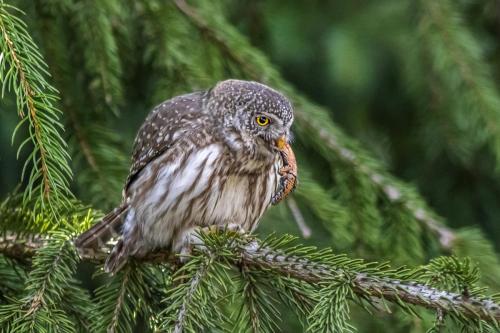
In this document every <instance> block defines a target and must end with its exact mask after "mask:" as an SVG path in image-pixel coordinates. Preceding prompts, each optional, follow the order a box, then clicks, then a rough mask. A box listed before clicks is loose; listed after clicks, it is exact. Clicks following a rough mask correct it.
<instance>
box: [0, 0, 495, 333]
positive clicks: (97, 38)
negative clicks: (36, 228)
mask: <svg viewBox="0 0 500 333" xmlns="http://www.w3.org/2000/svg"><path fill="white" fill-rule="evenodd" d="M12 3H14V4H16V5H18V6H19V7H20V8H21V9H23V10H24V11H25V12H26V16H24V17H23V19H25V20H26V21H27V23H28V31H29V33H30V34H31V35H32V36H33V38H34V39H35V42H36V43H37V45H39V46H40V48H41V52H42V54H43V56H44V58H45V61H46V62H47V63H48V65H49V72H50V73H51V75H52V77H51V78H50V79H49V81H50V83H51V84H52V85H54V86H55V87H56V88H57V89H58V90H59V93H60V97H61V99H60V101H59V103H58V104H59V108H60V110H61V111H62V121H63V123H64V132H63V136H64V137H65V139H66V140H67V141H68V143H69V147H70V148H69V152H70V154H71V157H72V161H71V163H72V168H73V173H74V180H73V182H72V183H71V189H72V191H73V193H74V194H75V196H76V197H77V198H78V199H80V200H82V201H83V202H84V203H88V204H92V205H93V207H95V208H97V209H102V210H107V209H110V208H112V207H113V206H114V205H116V204H117V203H118V202H119V200H120V195H121V186H122V183H123V181H124V180H125V177H126V174H127V170H128V167H129V165H128V164H129V157H128V156H129V155H130V151H131V146H132V142H133V139H134V136H135V133H136V131H137V129H138V128H139V126H140V124H141V122H142V121H143V119H144V118H145V116H146V115H147V113H148V112H149V110H150V109H151V108H152V107H153V106H154V105H156V104H158V103H159V102H161V101H163V100H165V99H168V98H170V97H172V96H175V95H178V94H181V93H185V92H190V91H193V90H197V89H206V88H208V87H210V86H211V85H213V84H214V83H215V82H216V81H218V80H221V79H226V78H230V77H238V78H246V79H254V80H259V81H263V82H265V83H267V84H269V85H271V86H273V87H275V88H277V89H279V90H282V91H283V92H284V93H285V94H287V95H289V97H290V98H291V99H292V100H294V102H295V105H296V108H297V113H298V117H297V121H296V123H297V124H296V126H295V130H296V133H297V137H296V142H295V143H294V150H295V151H296V153H297V156H298V157H299V167H300V170H299V175H300V182H299V187H298V189H297V192H296V194H295V195H294V199H295V200H296V202H297V204H298V207H299V213H300V216H302V218H303V219H304V221H305V222H306V224H307V226H308V227H309V228H311V230H312V234H311V237H310V238H309V239H304V243H306V244H312V245H316V246H319V247H329V246H331V247H333V249H334V250H335V251H337V252H345V253H348V254H349V255H351V256H356V257H363V258H366V259H370V260H385V259H388V260H392V261H393V262H395V263H397V264H402V265H417V264H423V263H427V262H429V260H430V259H432V258H434V257H435V256H437V255H439V254H443V253H445V254H447V253H449V252H452V253H454V254H457V255H460V256H470V257H471V258H472V261H473V262H478V265H479V266H480V268H481V271H482V274H483V275H482V279H481V283H483V284H484V285H488V286H490V287H492V288H494V289H497V290H498V289H499V288H500V282H499V281H500V276H499V275H498V274H499V272H500V267H498V257H497V256H496V254H495V250H497V251H498V250H499V249H500V223H498V222H499V219H500V177H499V170H500V167H499V166H500V94H499V86H498V82H499V80H498V79H499V76H500V5H499V4H498V2H497V1H493V0H484V1H481V0H460V1H433V0H419V1H409V0H403V1H401V0H378V1H375V0H365V1H318V0H312V1H298V0H296V1H288V2H284V1H277V0H270V1H263V0H259V1H256V0H240V1H229V0H224V1H213V2H212V1H210V2H209V1H202V0H200V1H193V2H190V3H192V5H193V7H194V8H196V10H197V13H198V14H200V17H201V19H202V21H203V22H202V23H206V24H207V26H208V27H204V26H199V25H198V26H196V22H193V19H192V18H191V19H190V18H187V17H186V15H185V14H183V13H181V12H180V11H179V10H178V8H176V6H175V5H174V3H173V2H165V3H164V2H163V1H159V0H148V1H132V0H130V1H118V0H110V1H98V0H93V1H83V0H50V1H49V0H46V1H43V0H35V1H31V0H18V1H12ZM196 18H198V16H196ZM195 21H196V20H195ZM198 23H199V22H198ZM234 28H236V29H234ZM211 29H212V30H211ZM214 31H215V32H214ZM245 36H246V38H248V40H249V42H250V44H248V43H247V41H246V40H245ZM258 50H261V51H262V53H260V52H259V51H258ZM265 56H267V57H268V58H269V59H270V61H271V63H272V66H271V65H270V64H269V63H268V62H267V59H266V57H265ZM275 69H276V70H278V72H279V73H280V74H281V76H282V77H281V76H280V74H278V73H277V72H276V71H275ZM288 83H290V85H289V84H288ZM292 87H293V88H292ZM299 92H300V93H299ZM304 96H307V97H304ZM317 105H321V106H323V108H322V107H318V106H317ZM332 121H333V122H332ZM18 122H19V118H18V115H17V112H16V105H15V96H14V95H13V94H12V93H8V92H7V93H6V95H5V97H4V99H3V100H2V103H1V105H0V197H2V198H3V197H5V196H7V195H8V193H11V192H12V191H13V189H14V188H15V187H16V185H17V184H18V183H19V180H20V179H21V169H22V166H23V163H24V161H25V160H26V158H27V157H28V154H29V153H30V152H29V149H24V150H22V151H21V153H20V155H19V156H16V149H17V147H18V146H19V144H20V143H21V142H22V141H23V140H24V139H25V137H27V136H29V135H30V133H29V132H28V131H27V129H26V128H22V129H21V131H20V132H19V133H18V134H17V136H16V137H15V138H14V140H13V142H12V140H11V136H12V133H13V130H14V128H15V127H16V125H17V124H18ZM317 124H320V125H322V126H324V130H325V132H326V133H327V134H328V135H330V136H328V135H327V136H320V135H319V134H320V133H319V130H320V129H321V128H318V126H317ZM336 125H337V126H336ZM315 126H316V127H315ZM320 127H321V126H320ZM340 129H341V130H340ZM342 131H343V132H342ZM345 134H347V135H345ZM326 138H333V139H335V140H333V139H332V142H333V143H331V142H327V141H328V140H326ZM335 144H336V145H337V146H335ZM337 148H338V149H337ZM351 155H354V156H355V158H350V156H351ZM377 176H379V177H381V179H383V181H379V180H377V179H376V177H377ZM393 176H395V177H393ZM400 180H402V181H404V182H400ZM24 183H25V184H24V185H26V180H24ZM414 188H416V189H417V191H414ZM419 194H420V196H419ZM391 196H394V197H391ZM421 197H423V198H424V199H425V201H426V202H427V203H428V205H429V207H427V206H425V204H420V203H421ZM419 212H425V214H426V216H427V217H429V216H430V218H428V219H427V220H429V219H434V220H436V221H437V222H438V225H440V223H441V222H442V221H446V224H447V225H448V226H450V227H452V229H453V230H454V229H459V228H460V230H458V231H457V232H456V234H454V235H455V236H456V242H455V243H454V244H453V246H451V247H449V248H446V247H443V246H442V244H440V242H439V239H437V237H436V235H435V234H434V233H433V231H432V230H429V227H428V225H426V224H425V223H421V222H419V221H420V219H419V218H418V216H417V215H418V213H419ZM437 216H441V217H443V219H441V218H439V217H437ZM297 219H299V220H300V217H297V215H296V212H295V215H294V213H293V212H292V210H291V209H290V207H289V206H287V205H286V204H281V205H279V206H278V207H275V208H273V209H271V210H270V212H269V213H268V214H267V215H266V217H265V219H264V220H265V221H264V222H263V223H262V224H261V226H260V227H259V230H258V232H259V233H261V234H263V235H266V234H269V233H272V232H276V233H277V234H284V233H292V234H296V235H299V236H300V235H301V230H300V229H299V227H298V226H297V223H295V222H294V220H297ZM482 234H484V235H486V238H487V239H488V240H489V242H486V241H485V239H484V238H483V236H482ZM148 274H149V273H148ZM80 275H81V276H80V277H81V279H83V280H85V281H84V282H85V285H90V284H92V283H94V282H90V281H89V280H90V274H86V273H82V272H80ZM141 278H142V277H141ZM115 282H116V281H115ZM113 283H114V282H113ZM115 284H116V283H115ZM117 284H119V281H118V282H117ZM101 290H103V289H101ZM112 292H113V291H111V292H110V294H109V295H108V294H105V296H106V297H103V298H112V297H113V293H112ZM332 292H333V291H332ZM101 293H103V292H101ZM342 297H344V298H345V297H346V295H344V294H342ZM111 305H113V304H111ZM129 305H130V307H131V308H133V304H129ZM280 310H281V311H282V312H284V313H287V315H286V316H285V317H284V319H283V322H282V323H280V329H281V330H282V331H283V332H292V331H293V332H294V331H297V330H299V329H300V325H299V323H298V321H297V320H295V319H291V318H292V317H293V315H292V314H291V313H289V312H290V311H287V310H288V309H287V308H284V307H282V308H281V309H280ZM110 311H111V310H110ZM110 313H111V312H110ZM423 316H424V319H418V318H413V317H405V316H403V315H401V314H397V315H396V316H391V317H390V318H388V317H387V315H385V314H379V313H377V315H376V316H374V315H373V314H368V313H366V312H364V311H361V310H360V309H358V308H357V307H356V308H354V309H353V310H352V318H353V320H352V322H353V323H354V324H355V326H356V327H357V328H358V330H359V331H360V332H386V331H387V327H388V326H390V327H391V331H394V332H396V331H398V332H408V331H412V332H422V331H425V329H426V328H428V326H429V323H431V322H432V318H430V316H429V315H428V314H423ZM126 324H128V323H126ZM131 325H132V324H131Z"/></svg>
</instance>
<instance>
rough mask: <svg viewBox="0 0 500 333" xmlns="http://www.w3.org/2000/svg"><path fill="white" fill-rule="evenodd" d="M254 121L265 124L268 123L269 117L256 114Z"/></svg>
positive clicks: (260, 124)
mask: <svg viewBox="0 0 500 333" xmlns="http://www.w3.org/2000/svg"><path fill="white" fill-rule="evenodd" d="M255 122H256V123H257V124H258V125H259V126H267V125H269V118H268V117H266V116H257V117H256V118H255Z"/></svg>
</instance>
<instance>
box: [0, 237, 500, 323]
mask: <svg viewBox="0 0 500 333" xmlns="http://www.w3.org/2000/svg"><path fill="white" fill-rule="evenodd" d="M44 241H45V240H44V239H43V238H41V237H30V238H19V237H14V236H12V235H11V236H4V237H3V238H1V239H0V253H1V254H3V255H5V256H7V257H10V258H13V259H16V260H24V261H25V260H28V259H29V258H30V257H32V256H34V255H35V253H36V251H37V250H38V249H40V248H41V247H42V246H43V245H44ZM228 246H231V247H233V248H232V249H231V251H230V252H231V253H233V254H234V256H233V257H231V259H230V260H232V264H233V265H235V266H241V265H242V264H243V265H245V266H248V267H253V268H255V269H260V270H270V271H272V272H274V273H276V274H279V275H282V276H287V277H291V278H294V279H297V280H301V281H305V282H308V283H311V284H317V283H320V282H325V281H327V280H332V279H348V280H349V282H350V284H351V286H352V289H353V291H354V293H355V294H356V295H357V296H358V297H359V298H360V299H368V300H369V299H373V298H379V299H382V300H385V301H389V302H392V303H395V304H399V305H402V306H410V305H413V306H420V307H424V308H427V309H430V310H433V311H436V312H438V313H443V314H449V315H452V316H456V317H459V318H468V319H472V320H484V321H486V322H489V323H492V324H494V325H499V323H500V304H498V303H496V302H495V301H493V300H492V299H488V298H478V297H473V296H469V295H467V294H464V295H462V294H458V293H453V292H449V291H445V290H440V289H436V288H433V287H430V286H428V285H425V284H421V283H416V282H411V281H404V280H398V279H391V278H387V277H380V276H376V275H374V274H369V273H362V272H355V271H354V272H353V271H349V270H347V269H344V268H341V267H335V266H334V265H329V264H328V263H325V262H321V263H320V262H317V261H315V260H312V259H308V258H306V257H301V256H296V255H291V254H287V253H286V251H282V250H275V249H272V248H270V247H267V246H265V245H264V246H262V245H259V243H258V242H256V241H250V242H248V241H246V242H232V244H231V245H228ZM195 249H196V250H198V251H200V252H203V253H205V254H207V255H213V254H211V253H212V252H210V250H209V249H208V248H207V247H206V246H204V245H201V244H197V245H195ZM106 256H107V252H106V251H105V250H102V249H101V250H95V251H90V252H86V253H81V258H82V259H83V260H88V261H93V262H98V263H102V262H104V260H105V258H106ZM136 260H137V261H140V262H155V263H159V262H162V263H171V264H178V261H177V258H176V257H175V256H173V255H172V254H171V253H168V252H162V251H158V252H155V253H151V254H149V255H148V256H146V257H143V258H136Z"/></svg>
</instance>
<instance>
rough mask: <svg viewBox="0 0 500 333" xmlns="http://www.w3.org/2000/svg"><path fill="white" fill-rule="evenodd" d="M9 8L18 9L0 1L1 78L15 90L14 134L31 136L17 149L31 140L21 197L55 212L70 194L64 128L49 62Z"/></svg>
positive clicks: (70, 173)
mask: <svg viewBox="0 0 500 333" xmlns="http://www.w3.org/2000/svg"><path fill="white" fill-rule="evenodd" d="M12 12H15V13H22V12H21V11H19V9H17V8H16V7H13V6H10V5H7V4H5V3H4V2H3V1H1V2H0V34H1V36H2V38H1V39H0V51H1V55H2V57H1V58H0V81H1V83H2V96H3V95H4V93H5V91H6V90H13V91H14V93H15V95H16V102H17V108H18V113H19V116H20V118H21V121H20V122H19V125H18V126H17V127H16V129H15V130H14V135H13V137H14V136H15V134H16V133H17V131H18V130H19V129H20V128H21V127H23V126H28V130H29V133H28V135H29V137H28V139H26V140H24V141H23V142H22V143H21V145H20V147H19V150H18V155H19V154H20V151H21V149H22V148H23V147H24V146H25V145H26V144H27V143H29V142H31V143H32V144H33V146H34V148H33V150H32V152H31V153H30V154H29V157H28V158H27V160H26V163H25V165H24V168H23V177H24V176H25V175H26V173H29V176H28V189H27V190H26V191H25V195H24V198H25V201H29V200H31V199H35V200H36V202H37V203H39V204H40V207H41V208H43V207H45V206H46V204H47V205H48V206H49V207H50V208H51V211H52V212H53V213H54V214H55V215H57V214H56V213H55V212H56V206H60V204H63V205H66V204H68V199H69V198H71V197H72V194H71V192H70V190H69V181H70V179H71V176H72V172H71V168H70V167H69V163H68V161H69V155H68V153H67V151H66V143H65V141H64V139H63V138H62V136H61V134H60V132H61V131H62V130H63V126H62V125H61V124H60V122H59V117H60V110H58V109H57V108H56V107H55V106H54V104H55V101H56V100H57V95H56V94H57V90H56V89H55V88H53V87H52V86H51V85H50V84H49V83H48V82H47V81H46V79H45V76H46V75H48V73H47V65H46V64H45V62H44V60H43V58H42V55H41V54H40V52H39V51H38V48H37V46H36V44H35V43H34V42H33V39H32V38H31V36H30V35H29V34H28V32H27V30H26V24H25V23H24V22H23V21H22V20H21V19H20V18H18V17H17V16H15V15H14V14H13V13H12ZM30 168H31V170H30ZM38 193H39V194H38Z"/></svg>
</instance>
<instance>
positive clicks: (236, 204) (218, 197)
mask: <svg viewBox="0 0 500 333" xmlns="http://www.w3.org/2000/svg"><path fill="white" fill-rule="evenodd" d="M278 167H279V161H278V159H276V160H275V161H272V162H271V163H265V164H263V163H262V161H253V160H252V159H248V158H241V159H238V158H235V156H234V155H232V154H230V153H228V152H227V151H225V149H224V146H223V145H220V144H217V143H213V144H209V145H207V146H205V147H202V148H197V149H193V150H190V151H184V152H183V154H179V155H178V156H175V157H173V156H166V157H165V159H164V161H163V162H162V161H161V160H159V161H157V162H156V164H153V165H151V166H150V167H149V168H147V169H146V170H145V172H144V173H143V174H142V175H141V177H140V178H141V181H144V182H151V186H150V187H149V188H148V190H145V191H144V192H142V193H139V192H138V193H137V194H136V195H134V199H133V200H132V206H133V208H134V214H135V216H134V220H135V221H134V223H137V224H139V225H140V226H141V229H142V232H143V234H144V236H145V238H148V239H149V240H150V241H151V242H152V243H153V244H156V246H171V245H172V244H175V243H177V240H178V238H179V237H181V236H180V235H182V234H183V233H184V232H185V231H187V230H190V229H192V228H194V227H198V226H201V227H205V226H210V225H228V224H237V225H240V226H241V227H242V228H243V229H244V230H247V231H251V230H253V229H254V228H255V227H256V226H257V223H258V221H259V219H260V217H261V216H262V215H263V214H264V212H265V211H266V209H267V208H268V207H269V205H270V203H271V197H272V195H273V194H274V193H275V191H276V188H277V183H278V173H277V169H278ZM134 185H135V184H134ZM135 188H136V186H132V188H131V189H135Z"/></svg>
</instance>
